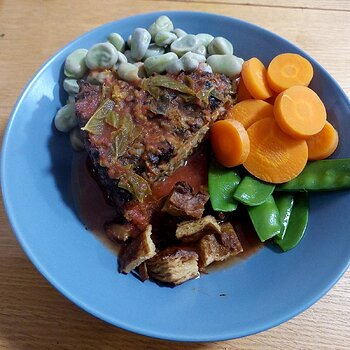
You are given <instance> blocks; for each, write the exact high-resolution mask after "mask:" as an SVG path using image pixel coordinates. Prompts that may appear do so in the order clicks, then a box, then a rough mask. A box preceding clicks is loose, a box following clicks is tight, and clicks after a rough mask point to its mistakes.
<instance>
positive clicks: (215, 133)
mask: <svg viewBox="0 0 350 350" xmlns="http://www.w3.org/2000/svg"><path fill="white" fill-rule="evenodd" d="M210 140H211V145H212V149H213V152H214V155H215V158H216V159H217V160H218V162H219V163H220V164H222V165H223V166H226V167H229V168H230V167H234V166H237V165H240V164H242V163H243V162H244V161H245V160H246V159H247V157H248V154H249V150H250V142H249V137H248V134H247V131H246V130H245V129H244V126H243V125H242V124H241V123H240V122H238V121H237V120H232V119H226V120H219V121H217V122H215V123H214V124H213V125H212V127H211V129H210Z"/></svg>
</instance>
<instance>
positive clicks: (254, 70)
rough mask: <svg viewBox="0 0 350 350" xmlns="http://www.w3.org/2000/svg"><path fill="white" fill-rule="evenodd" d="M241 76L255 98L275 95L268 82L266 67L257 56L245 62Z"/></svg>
mask: <svg viewBox="0 0 350 350" xmlns="http://www.w3.org/2000/svg"><path fill="white" fill-rule="evenodd" d="M241 76H242V78H243V81H244V85H245V86H246V87H247V90H248V91H249V93H250V94H251V95H252V96H253V97H254V98H257V99H260V100H266V99H267V98H269V97H271V96H272V95H273V91H272V90H271V89H270V87H269V84H268V82H267V71H266V68H265V66H264V64H263V63H262V62H261V61H260V60H259V59H257V58H256V57H253V58H251V59H249V60H248V61H245V62H244V63H243V65H242V72H241Z"/></svg>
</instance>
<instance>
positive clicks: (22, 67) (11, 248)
mask: <svg viewBox="0 0 350 350" xmlns="http://www.w3.org/2000/svg"><path fill="white" fill-rule="evenodd" d="M179 9H182V10H196V11H204V12H213V13H219V14H224V15H228V16H233V17H237V18H241V19H243V20H246V21H249V22H252V23H255V24H258V25H261V26H263V27H265V28H267V29H269V30H271V31H273V32H275V33H277V34H280V35H281V36H283V37H285V38H287V39H289V40H290V41H292V42H294V43H295V44H297V45H298V46H300V47H301V48H302V49H304V50H305V51H306V52H308V53H309V54H310V55H311V56H313V57H314V58H315V59H316V60H317V61H318V62H320V63H321V64H322V65H323V66H324V67H325V68H326V69H327V70H328V71H329V72H330V73H331V74H332V75H333V77H334V78H335V79H336V80H337V81H338V82H339V83H340V85H341V86H342V88H343V89H344V90H345V92H346V93H347V94H348V95H349V96H350V69H349V66H350V1H347V0H335V1H331V0H328V1H327V0H317V1H316V0H310V1H307V0H295V1H288V0H192V1H190V0H134V1H132V0H129V1H127V0H115V1H107V0H103V1H96V2H94V1H91V0H79V1H59V0H51V1H45V0H31V1H30V0H0V137H1V139H2V136H3V134H4V129H5V126H6V123H7V119H8V117H9V115H10V112H11V109H12V107H13V105H14V103H15V101H16V99H17V97H18V96H19V94H20V92H21V90H22V89H23V88H24V86H25V84H26V83H27V81H28V80H29V79H30V77H31V76H32V75H33V74H34V73H35V72H36V70H37V69H38V68H39V67H40V66H41V64H42V63H43V62H44V61H46V60H47V59H48V58H49V57H50V56H51V55H52V54H54V53H55V52H56V51H57V50H58V49H59V48H61V47H62V46H63V45H65V44H66V43H68V42H69V41H71V40H73V39H75V38H76V37H77V36H78V35H80V34H82V33H84V32H86V31H87V30H90V29H92V28H94V27H97V26H99V25H101V24H103V23H105V22H109V21H112V20H116V19H119V18H122V17H126V16H129V15H133V14H138V13H142V12H151V11H159V10H179ZM0 208H1V209H0V349H16V350H17V349H21V350H22V349H23V350H30V349H35V350H38V349H84V350H85V349H128V350H132V349H159V350H161V349H208V350H209V349H210V350H213V349H221V350H224V349H225V350H226V349H272V348H275V349H298V350H299V349H303V350H305V349H349V348H350V336H349V333H350V326H349V321H350V318H349V314H350V297H349V291H350V273H349V272H347V273H346V274H345V276H343V278H342V279H341V280H340V281H339V282H338V283H337V285H336V286H335V287H334V288H333V289H332V290H331V291H330V292H329V293H328V294H327V295H326V296H325V297H323V298H322V300H320V301H319V302H317V303H316V304H315V305H314V306H312V307H311V308H310V309H308V310H307V311H305V312H304V313H303V314H301V315H299V316H297V317H296V318H294V319H293V320H291V321H289V322H287V323H284V324H283V325H281V326H279V327H276V328H274V329H271V330H268V331H266V332H263V333H261V334H258V335H254V336H250V337H247V338H244V339H238V340H232V341H226V342H217V343H204V344H198V343H197V344H179V343H170V342H166V341H160V340H155V339H150V338H146V337H143V336H139V335H134V334H131V333H128V332H126V331H123V330H120V329H117V328H115V327H112V326H110V325H107V324H105V323H103V322H102V321H99V320H97V319H96V318H94V317H92V316H90V315H89V314H87V313H85V312H84V311H82V310H80V309H79V308H78V307H76V306H75V305H73V304H72V303H71V302H69V301H68V300H67V299H65V298H64V297H63V296H62V295H61V294H59V293H58V292H57V291H56V290H55V289H54V288H53V287H52V286H51V285H49V284H48V282H47V281H46V280H45V279H44V278H43V277H42V276H41V275H40V274H39V273H38V272H37V271H36V269H35V268H34V267H33V265H32V264H31V263H30V262H29V260H28V259H27V257H26V256H25V255H24V253H23V251H22V249H21V247H20V246H19V244H18V242H17V241H16V239H15V237H14V235H13V233H12V230H11V228H10V226H9V223H8V220H7V217H6V213H5V211H4V208H3V205H2V204H1V207H0Z"/></svg>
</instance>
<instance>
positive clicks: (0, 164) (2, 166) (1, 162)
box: [0, 11, 350, 342]
mask: <svg viewBox="0 0 350 350" xmlns="http://www.w3.org/2000/svg"><path fill="white" fill-rule="evenodd" d="M172 14H176V15H181V14H183V15H186V16H188V15H195V16H209V17H212V18H213V19H214V18H215V19H220V18H223V19H226V20H231V21H234V22H237V23H241V24H242V25H244V26H248V27H251V28H252V29H255V30H259V31H262V32H263V33H265V34H267V35H270V36H271V35H272V36H273V37H275V38H277V39H279V40H282V41H284V42H286V43H287V44H288V45H290V46H291V47H292V48H294V49H296V50H298V51H301V52H302V53H303V55H305V57H307V58H308V59H310V60H311V62H312V64H313V65H316V66H317V67H318V68H319V69H320V70H321V72H322V74H325V75H326V76H327V78H328V79H331V80H332V82H333V83H334V84H335V86H336V87H337V90H338V91H339V93H341V94H342V96H343V97H344V99H345V100H346V101H347V102H348V103H349V105H350V99H349V97H348V96H347V94H346V93H345V91H344V90H343V89H342V87H341V86H340V85H339V83H338V82H337V81H336V80H335V78H334V77H333V76H332V75H331V74H330V73H328V72H327V70H326V69H325V68H324V67H323V66H322V65H321V64H320V63H318V62H317V61H316V60H315V59H313V58H312V57H311V56H310V55H309V54H308V53H307V52H305V51H304V50H303V49H301V48H299V47H298V46H296V45H295V44H294V43H292V42H291V41H289V40H287V39H285V38H284V37H282V36H280V35H278V34H275V33H274V32H272V31H270V30H267V29H265V28H263V27H261V26H259V25H256V24H253V23H250V22H248V21H244V20H241V19H238V18H235V17H232V16H225V15H221V14H216V13H211V12H201V11H157V12H146V13H141V14H136V15H132V16H127V17H122V18H119V19H117V20H113V21H109V22H107V23H104V24H102V25H100V26H97V27H94V28H92V29H90V30H89V31H87V32H84V33H83V34H81V35H79V36H77V37H76V38H75V39H73V40H71V41H70V42H69V43H67V44H66V45H64V46H63V47H62V48H60V49H59V50H58V51H56V52H55V53H54V54H53V55H52V56H50V57H49V58H48V59H47V60H46V62H44V63H43V64H42V65H41V67H40V68H39V69H38V70H37V71H36V72H35V73H34V75H33V76H32V78H31V79H30V80H29V81H28V83H27V84H26V85H25V87H24V88H23V90H22V92H21V94H20V96H19V97H18V99H17V100H16V102H15V104H14V107H13V109H12V111H11V114H10V116H9V119H8V121H7V124H6V128H5V132H4V134H3V140H2V145H1V155H0V157H1V159H0V170H1V171H0V173H1V174H0V178H1V179H0V180H1V189H2V198H3V203H4V207H5V211H6V215H7V217H8V220H9V223H10V226H11V228H12V231H13V233H14V234H15V236H16V238H17V240H18V242H19V243H20V246H21V248H22V250H23V251H24V253H25V254H26V256H27V257H28V258H29V260H30V261H31V262H32V263H33V265H34V266H35V267H36V269H37V270H38V271H39V272H40V274H42V275H43V276H44V278H45V279H46V280H47V281H48V282H49V283H50V284H51V285H53V286H54V287H55V289H57V290H58V291H59V292H60V293H61V294H62V295H63V296H64V297H65V298H67V299H68V300H69V301H71V302H73V303H74V304H75V305H77V306H78V307H79V308H81V309H83V310H84V311H86V312H88V313H90V314H92V315H93V316H94V317H96V318H98V319H100V320H102V321H104V322H106V323H109V324H111V325H113V326H116V327H119V328H121V329H124V330H127V331H130V332H133V333H136V334H141V335H143V336H147V337H152V338H157V339H163V340H171V341H178V342H213V341H223V340H229V339H236V338H241V337H245V336H250V335H253V334H257V333H260V332H263V331H265V330H267V329H270V328H273V327H276V326H278V325H280V324H282V323H284V322H286V321H288V320H290V319H292V318H294V317H295V316H297V315H299V314H300V313H302V312H303V311H305V310H306V309H308V308H309V307H310V306H312V305H313V304H314V303H316V302H317V301H318V300H320V299H321V298H322V297H323V296H324V295H325V294H326V293H327V292H328V291H329V290H330V289H331V288H332V287H333V286H334V285H335V284H336V283H337V282H338V281H339V279H340V278H341V277H342V276H343V275H344V274H345V272H346V271H347V269H348V268H349V266H350V259H349V260H348V262H347V263H346V262H345V264H344V266H343V269H342V270H341V271H340V273H339V274H338V275H337V278H336V279H332V280H331V281H328V283H325V285H324V288H323V289H322V290H321V291H319V293H316V294H315V295H314V297H313V298H311V299H309V300H308V301H307V302H304V303H303V304H302V305H301V306H300V307H299V308H295V309H294V311H293V312H291V313H285V314H283V316H281V317H279V318H275V319H274V320H273V321H270V322H268V323H265V324H264V326H263V327H257V326H256V327H255V328H250V329H249V331H248V332H243V331H241V332H236V334H235V336H234V337H232V334H231V335H230V334H224V333H221V334H220V335H219V336H198V335H194V336H193V335H192V336H182V337H179V336H172V335H170V334H165V333H164V332H163V333H160V332H157V331H150V330H145V329H141V328H140V327H137V326H133V325H132V324H131V325H130V324H128V323H125V322H123V321H122V320H117V321H118V322H116V320H115V319H113V318H111V317H109V316H108V315H106V314H104V312H100V311H98V310H96V309H95V308H93V307H90V306H89V305H88V304H86V303H85V302H83V301H81V300H80V299H78V298H76V297H75V296H74V295H73V294H71V293H70V292H69V291H68V290H67V289H66V288H65V287H64V286H62V285H61V284H60V283H59V282H57V281H56V279H55V278H54V277H53V276H52V275H51V274H50V273H49V272H48V271H47V270H46V268H45V266H44V265H42V264H41V262H40V261H39V260H38V259H37V258H36V256H35V255H34V254H33V253H32V251H31V248H30V246H29V245H27V244H26V242H25V240H23V239H22V235H23V234H22V232H21V231H20V229H19V228H18V227H17V219H16V215H15V213H14V210H13V209H12V208H11V203H10V199H9V194H8V193H7V191H8V188H7V186H6V175H5V174H6V163H5V158H6V156H5V155H6V153H7V149H8V143H9V138H10V134H11V130H12V124H13V121H14V119H15V116H16V114H17V112H18V109H19V107H20V105H21V103H22V102H23V100H24V99H25V97H26V95H27V94H28V92H29V90H30V89H31V87H32V85H33V84H34V83H35V82H36V80H37V79H39V77H40V76H41V74H42V73H43V71H45V69H46V68H47V67H48V66H50V64H51V63H52V62H53V61H54V60H55V59H56V58H57V56H58V55H59V54H61V53H62V52H63V51H64V50H66V49H68V48H69V47H70V46H72V45H74V43H75V42H76V41H77V40H80V39H83V38H85V37H88V36H90V35H91V34H92V33H93V32H95V31H96V30H100V29H102V28H103V27H107V26H109V25H111V24H113V23H119V22H122V21H130V20H131V21H132V20H138V19H139V18H142V17H148V16H150V15H151V16H160V15H168V16H170V17H171V15H172ZM231 333H233V332H231Z"/></svg>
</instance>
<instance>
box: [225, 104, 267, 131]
mask: <svg viewBox="0 0 350 350" xmlns="http://www.w3.org/2000/svg"><path fill="white" fill-rule="evenodd" d="M267 117H271V118H273V106H272V105H270V104H269V103H267V102H265V101H263V100H254V99H249V100H244V101H241V102H239V103H237V104H236V105H234V106H233V107H232V108H230V109H229V110H228V112H227V114H226V118H227V119H235V120H238V121H239V122H240V123H242V124H243V126H244V127H245V128H246V129H247V128H249V127H250V126H251V125H252V124H253V123H255V122H256V121H258V120H260V119H264V118H267Z"/></svg>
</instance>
